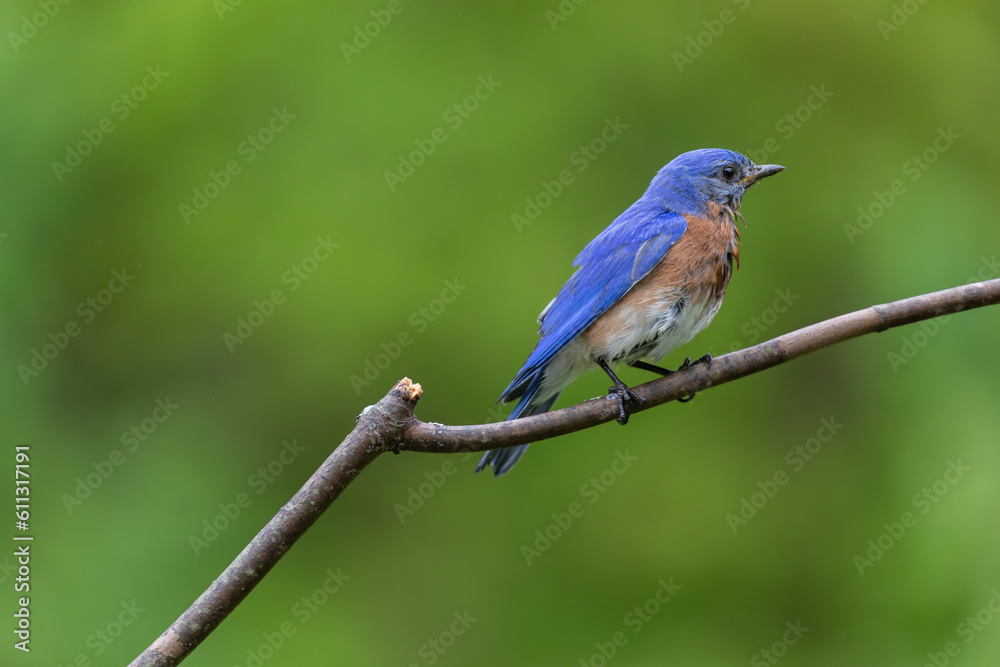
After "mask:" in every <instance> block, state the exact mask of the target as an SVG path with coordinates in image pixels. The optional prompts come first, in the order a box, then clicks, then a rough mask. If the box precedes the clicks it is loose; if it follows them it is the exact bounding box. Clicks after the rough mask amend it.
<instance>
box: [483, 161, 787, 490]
mask: <svg viewBox="0 0 1000 667" xmlns="http://www.w3.org/2000/svg"><path fill="white" fill-rule="evenodd" d="M783 169H784V167H782V166H780V165H776V164H767V165H756V164H754V163H753V162H752V161H751V160H750V159H749V158H747V157H746V156H744V155H741V154H740V153H736V152H734V151H729V150H723V149H720V148H705V149H701V150H695V151H690V152H688V153H684V154H682V155H679V156H677V157H676V158H674V159H673V160H671V161H670V163H668V164H667V165H666V166H665V167H663V168H662V169H660V171H659V172H657V174H656V176H655V177H654V178H653V180H652V182H651V183H650V184H649V188H648V189H647V190H646V192H645V194H643V195H642V197H640V198H639V200H638V201H636V202H635V203H634V204H632V205H631V206H630V207H628V209H626V210H625V212H624V213H622V214H621V215H619V216H618V217H617V218H616V219H615V221H614V222H612V223H611V224H610V225H609V226H608V227H607V229H605V230H604V231H603V232H601V233H600V234H598V235H597V237H596V238H595V239H594V240H593V241H591V242H590V243H589V244H587V247H586V248H584V249H583V251H582V252H581V253H580V254H579V255H577V257H576V260H574V262H573V266H574V267H576V272H575V273H574V274H573V276H572V277H571V278H570V279H569V281H567V282H566V284H565V285H563V287H562V289H561V290H559V293H558V294H557V295H556V298H554V299H553V300H552V301H551V302H550V303H549V305H548V306H546V307H545V309H544V310H543V311H542V314H541V315H539V316H538V324H539V329H538V335H539V341H538V344H537V345H536V346H535V349H534V350H533V351H532V353H531V355H530V356H529V357H528V360H527V361H526V362H524V366H523V367H522V368H521V370H520V371H518V373H517V375H516V376H514V379H513V381H511V383H510V385H508V386H507V388H506V389H505V390H504V392H503V394H502V395H501V396H500V400H501V401H502V402H503V403H508V402H510V401H514V400H518V401H519V402H518V404H517V406H516V407H515V408H514V410H513V412H511V414H510V416H509V417H508V419H518V418H521V417H528V416H531V415H537V414H541V413H543V412H547V411H548V410H550V409H551V408H552V405H553V403H555V401H556V399H557V398H558V397H559V393H560V392H562V390H563V389H565V388H566V387H567V386H569V384H570V383H571V382H573V381H574V380H575V379H576V378H578V377H579V376H580V375H582V374H583V373H584V372H586V371H588V370H592V369H594V368H595V367H598V368H600V369H602V370H603V371H604V372H605V373H607V374H608V377H610V378H611V381H612V382H613V383H614V385H613V386H612V387H610V388H609V389H608V391H609V392H610V393H609V397H614V398H615V399H616V400H617V401H618V410H619V414H618V422H619V423H620V424H623V425H624V424H625V423H627V422H628V418H629V415H630V414H631V411H632V410H633V409H634V408H635V407H639V406H641V405H642V404H643V403H644V400H643V399H642V397H641V396H639V395H638V394H636V393H635V392H634V391H632V390H631V389H629V387H627V386H626V385H625V383H624V382H622V381H621V380H619V379H618V376H616V375H615V373H614V371H613V370H612V367H613V366H616V365H617V364H627V365H629V366H632V367H634V368H639V369H642V370H646V371H651V372H654V373H659V374H660V375H669V374H670V373H672V372H673V371H670V370H667V369H665V368H661V367H660V366H656V365H654V363H655V362H657V361H659V360H660V359H662V358H663V357H665V356H666V355H667V354H668V353H669V352H670V351H671V350H674V349H675V348H677V347H679V346H681V345H684V344H685V343H687V342H688V341H690V340H691V339H692V338H693V337H694V336H695V335H696V334H697V333H698V332H699V331H701V330H702V329H704V328H705V327H706V326H708V324H709V323H710V322H711V321H712V318H713V317H715V314H716V313H717V312H718V311H719V306H721V305H722V299H723V297H724V296H725V294H726V286H727V285H728V284H729V278H730V276H731V275H732V271H733V262H734V261H735V262H736V267H737V268H739V261H740V248H739V241H740V233H739V229H738V228H737V226H736V219H737V217H739V218H740V219H741V220H743V216H742V215H741V214H740V212H739V209H740V204H741V202H742V199H743V194H744V193H745V192H746V190H747V188H749V187H750V186H751V185H753V184H754V183H756V182H757V181H759V180H760V179H762V178H766V177H767V176H771V175H773V174H777V173H778V172H780V171H782V170H783ZM745 225H746V221H745V220H744V226H745ZM646 359H648V360H651V362H652V363H651V362H650V361H644V360H646ZM711 361H712V356H711V355H709V354H706V355H705V356H704V357H702V358H701V359H699V360H698V361H696V362H694V363H699V362H704V363H709V364H710V363H711ZM690 365H691V360H690V358H688V359H686V360H685V361H684V364H683V365H682V366H681V369H685V368H688V367H689V366H690ZM679 370H680V369H679ZM690 398H691V397H688V400H690ZM527 448H528V445H519V446H516V447H508V448H505V449H495V450H490V451H488V452H486V455H485V456H484V457H483V458H482V460H481V461H480V462H479V465H477V466H476V472H479V471H480V470H483V469H484V468H486V467H487V466H492V468H493V474H494V475H497V476H500V475H502V474H504V473H506V472H507V471H508V470H510V469H511V468H512V467H513V466H514V464H515V463H517V460H518V459H520V458H521V456H523V455H524V452H525V450H526V449H527Z"/></svg>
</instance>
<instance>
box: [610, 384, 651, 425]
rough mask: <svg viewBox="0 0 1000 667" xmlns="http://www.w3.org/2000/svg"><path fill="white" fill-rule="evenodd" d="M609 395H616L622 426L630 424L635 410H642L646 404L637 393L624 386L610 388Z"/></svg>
mask: <svg viewBox="0 0 1000 667" xmlns="http://www.w3.org/2000/svg"><path fill="white" fill-rule="evenodd" d="M608 395H609V396H611V395H614V396H615V398H617V399H618V423H619V424H621V425H622V426H625V424H627V423H628V419H629V417H631V416H632V410H633V408H641V407H642V406H643V405H645V404H646V399H645V398H643V397H642V396H640V395H639V394H637V393H635V392H634V391H632V390H631V389H629V388H628V387H626V386H625V385H624V384H623V385H622V386H620V387H618V386H612V387H608Z"/></svg>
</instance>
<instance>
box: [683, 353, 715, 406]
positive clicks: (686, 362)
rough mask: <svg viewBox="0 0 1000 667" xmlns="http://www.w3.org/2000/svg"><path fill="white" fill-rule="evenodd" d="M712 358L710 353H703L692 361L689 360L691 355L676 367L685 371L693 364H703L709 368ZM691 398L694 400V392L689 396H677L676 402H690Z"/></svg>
mask: <svg viewBox="0 0 1000 667" xmlns="http://www.w3.org/2000/svg"><path fill="white" fill-rule="evenodd" d="M712 360H713V357H712V355H711V354H705V355H703V356H701V357H698V359H696V360H695V361H693V362H692V361H691V357H687V358H686V359H685V360H684V363H683V364H681V366H680V368H678V369H677V370H679V371H686V370H687V369H689V368H691V367H692V366H694V365H695V364H705V366H706V367H708V368H711V367H712ZM693 400H694V394H691V395H690V396H685V397H683V398H678V399H677V402H678V403H690V402H691V401H693Z"/></svg>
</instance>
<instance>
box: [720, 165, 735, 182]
mask: <svg viewBox="0 0 1000 667" xmlns="http://www.w3.org/2000/svg"><path fill="white" fill-rule="evenodd" d="M722 177H723V178H724V179H726V180H727V181H731V180H733V179H734V178H736V169H734V168H733V167H723V168H722Z"/></svg>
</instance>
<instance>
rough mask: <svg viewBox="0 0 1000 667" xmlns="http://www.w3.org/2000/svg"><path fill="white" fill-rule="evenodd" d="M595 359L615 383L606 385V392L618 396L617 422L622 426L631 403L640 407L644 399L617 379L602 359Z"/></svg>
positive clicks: (626, 420)
mask: <svg viewBox="0 0 1000 667" xmlns="http://www.w3.org/2000/svg"><path fill="white" fill-rule="evenodd" d="M595 361H596V362H597V365H598V366H600V367H601V369H602V370H603V371H604V372H605V373H607V374H608V377H609V378H611V381H612V382H614V383H615V384H614V386H613V387H608V393H609V394H614V395H615V396H616V397H617V398H618V423H619V424H621V425H622V426H624V425H625V424H627V423H628V418H629V417H630V416H631V415H632V404H633V403H634V404H635V406H636V407H642V406H643V405H644V404H645V403H646V399H644V398H643V397H642V396H640V395H639V394H637V393H635V392H634V391H632V390H631V389H629V388H628V387H627V386H626V385H625V383H624V382H622V381H621V380H619V379H618V376H617V375H615V374H614V373H613V372H612V371H611V368H610V367H609V366H608V364H607V362H605V361H604V360H603V359H596V360H595Z"/></svg>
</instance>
